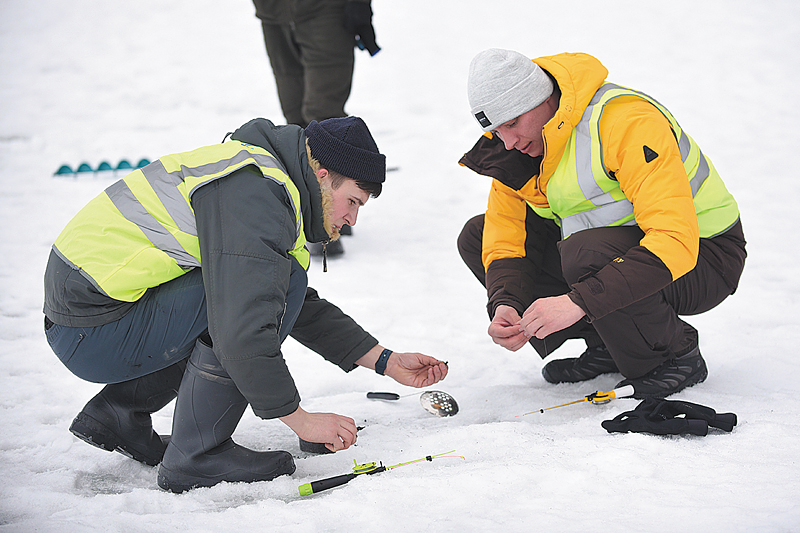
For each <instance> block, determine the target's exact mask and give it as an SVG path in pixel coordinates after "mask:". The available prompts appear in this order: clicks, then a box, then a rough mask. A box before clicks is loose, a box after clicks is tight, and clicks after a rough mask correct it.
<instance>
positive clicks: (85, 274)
mask: <svg viewBox="0 0 800 533" xmlns="http://www.w3.org/2000/svg"><path fill="white" fill-rule="evenodd" d="M52 249H53V251H54V252H55V254H56V255H57V256H58V258H59V259H61V260H62V261H64V263H65V264H66V265H67V266H68V267H70V268H71V269H72V270H77V271H78V273H79V274H80V275H81V276H83V278H84V279H85V280H86V281H88V282H89V283H91V284H92V287H94V288H95V289H97V291H98V292H99V293H100V294H102V295H103V296H108V293H107V292H106V291H105V290H103V287H101V286H100V285H99V284H98V283H97V282H96V281H95V280H94V278H93V277H92V276H90V275H89V273H88V272H86V271H85V270H84V269H82V268H81V267H79V266H78V265H76V264H75V263H73V262H72V261H70V260H69V259H67V257H66V256H65V255H64V254H62V253H61V250H59V249H58V247H57V246H56V245H55V244H54V245H53V246H52ZM108 297H109V298H111V296H108Z"/></svg>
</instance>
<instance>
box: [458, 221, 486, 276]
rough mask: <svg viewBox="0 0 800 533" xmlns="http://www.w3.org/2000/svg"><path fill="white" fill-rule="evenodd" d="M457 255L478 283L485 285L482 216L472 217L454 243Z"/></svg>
mask: <svg viewBox="0 0 800 533" xmlns="http://www.w3.org/2000/svg"><path fill="white" fill-rule="evenodd" d="M456 244H457V246H458V253H459V255H460V256H461V259H462V260H463V261H464V264H466V265H467V267H468V268H469V269H470V271H472V273H473V274H474V275H475V277H476V278H478V281H480V282H481V283H482V284H484V285H486V271H485V270H484V268H483V257H482V255H483V215H477V216H474V217H472V218H471V219H469V220H468V221H467V223H466V224H464V228H463V229H462V230H461V233H460V234H459V236H458V240H457V242H456Z"/></svg>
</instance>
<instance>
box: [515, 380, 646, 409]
mask: <svg viewBox="0 0 800 533" xmlns="http://www.w3.org/2000/svg"><path fill="white" fill-rule="evenodd" d="M633 392H634V390H633V385H625V386H624V387H620V388H618V389H614V390H612V391H608V392H603V391H595V392H593V393H591V394H588V395H586V396H585V397H584V398H581V399H580V400H575V401H574V402H567V403H562V404H561V405H554V406H552V407H545V408H544V409H538V410H536V411H530V412H528V413H525V414H523V415H522V416H525V415H529V414H532V413H544V412H545V411H549V410H550V409H556V408H558V407H564V406H567V405H574V404H576V403H583V402H592V403H593V404H595V405H600V404H604V403H608V402H610V401H611V400H614V399H616V398H626V397H628V396H631V395H632V394H633Z"/></svg>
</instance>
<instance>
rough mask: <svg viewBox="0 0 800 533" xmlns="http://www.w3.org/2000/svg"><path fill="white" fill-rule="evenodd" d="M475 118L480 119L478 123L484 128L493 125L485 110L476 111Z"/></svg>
mask: <svg viewBox="0 0 800 533" xmlns="http://www.w3.org/2000/svg"><path fill="white" fill-rule="evenodd" d="M475 118H476V119H478V124H480V125H481V127H482V128H488V127H489V126H491V125H492V122H491V121H490V120H489V119H488V118H486V113H484V112H483V111H479V112H478V113H475Z"/></svg>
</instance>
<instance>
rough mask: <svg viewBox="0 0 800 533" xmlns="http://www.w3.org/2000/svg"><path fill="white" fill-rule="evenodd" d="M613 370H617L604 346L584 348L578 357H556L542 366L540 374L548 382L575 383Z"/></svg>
mask: <svg viewBox="0 0 800 533" xmlns="http://www.w3.org/2000/svg"><path fill="white" fill-rule="evenodd" d="M613 372H619V370H617V365H616V363H614V360H613V359H612V358H611V354H610V353H608V350H606V347H605V346H597V347H594V348H586V351H585V352H583V353H582V354H581V355H580V357H569V358H567V359H556V360H554V361H550V362H549V363H547V364H546V365H544V368H542V376H543V377H544V379H545V381H547V382H548V383H577V382H579V381H586V380H589V379H594V378H596V377H597V376H599V375H601V374H611V373H613Z"/></svg>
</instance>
